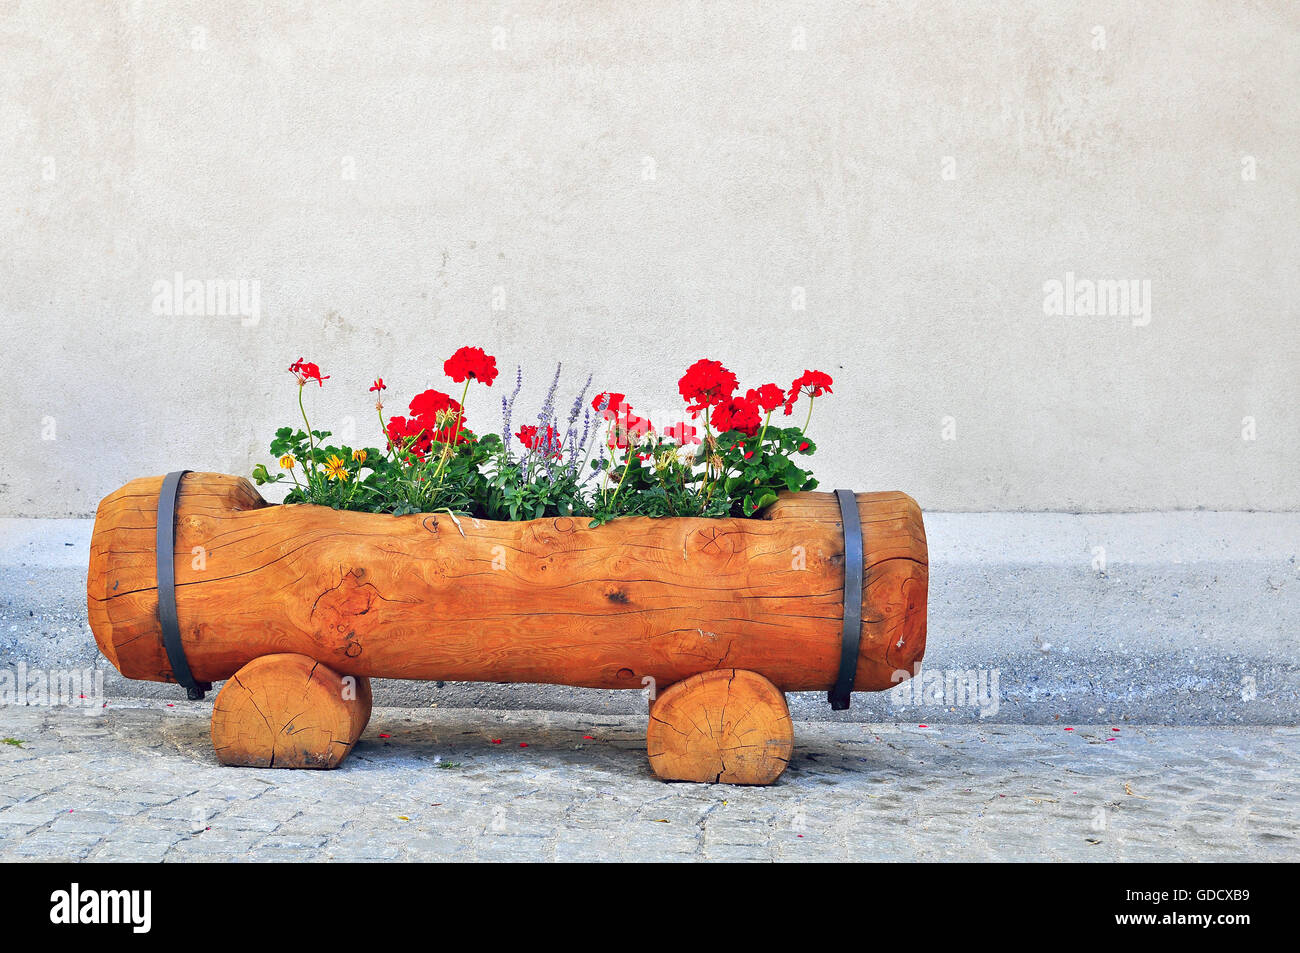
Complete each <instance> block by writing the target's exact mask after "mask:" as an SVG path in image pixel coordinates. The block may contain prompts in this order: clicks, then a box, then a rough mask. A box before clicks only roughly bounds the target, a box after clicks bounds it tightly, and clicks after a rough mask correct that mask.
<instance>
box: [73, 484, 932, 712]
mask: <svg viewBox="0 0 1300 953" xmlns="http://www.w3.org/2000/svg"><path fill="white" fill-rule="evenodd" d="M161 483H162V478H161V477H150V478H146V479H140V480H135V481H133V482H131V483H129V484H127V485H126V486H124V487H123V488H122V489H120V490H118V491H116V492H115V493H113V494H111V495H109V496H108V497H106V498H105V499H104V501H103V502H102V503H101V504H100V506H99V510H98V513H97V514H96V521H95V529H94V535H93V537H92V541H91V556H90V570H89V576H88V581H87V594H88V608H89V614H90V622H91V628H92V630H93V631H94V634H95V638H96V641H97V642H98V644H99V647H100V649H101V651H102V652H103V653H104V655H105V656H106V657H107V658H108V659H109V660H110V661H112V662H113V664H114V665H115V666H117V668H118V669H119V670H120V671H121V672H122V674H123V675H126V676H127V677H130V678H142V679H150V680H154V681H174V678H173V676H172V673H171V671H170V668H169V666H168V662H167V656H166V653H165V651H164V649H163V644H162V635H161V632H160V630H159V627H158V621H157V605H158V594H157V581H156V574H155V563H154V559H155V556H154V529H155V521H156V508H157V498H158V490H159V487H160V485H161ZM858 511H859V515H860V517H861V519H862V525H863V532H864V536H865V548H866V568H865V580H864V583H865V585H864V591H865V595H864V605H863V625H862V644H861V651H860V653H859V658H858V668H857V677H856V683H855V689H856V690H858V691H867V690H879V689H886V688H889V687H891V686H892V685H893V684H894V683H895V681H896V678H895V676H894V673H895V672H896V671H898V670H903V671H908V672H910V671H911V670H912V666H913V664H914V663H915V662H917V661H919V659H920V658H921V655H922V653H923V652H924V649H925V628H926V625H925V623H926V588H927V583H928V565H927V551H926V544H925V530H924V526H923V524H922V519H921V512H920V509H919V508H918V507H917V505H916V503H915V502H914V501H913V500H912V499H911V498H910V497H908V496H907V495H906V494H903V493H864V494H859V495H858ZM177 513H178V517H177V534H176V550H175V553H174V565H175V570H176V579H177V588H176V602H177V610H178V614H179V618H180V625H181V634H182V642H183V644H184V647H185V652H186V655H187V657H188V658H189V661H190V666H191V669H192V670H193V672H194V675H195V677H196V678H198V679H200V680H205V681H214V682H215V681H219V680H221V679H225V678H229V677H230V676H231V675H233V674H234V673H235V672H236V671H238V670H239V669H241V668H242V667H243V666H245V665H247V664H248V663H249V662H251V661H252V660H253V659H256V658H258V657H259V656H263V655H272V654H278V653H294V654H299V655H303V656H306V657H308V658H311V659H315V660H317V661H320V662H324V663H325V664H326V665H327V666H328V667H329V668H330V669H332V670H334V671H335V672H337V673H339V674H341V675H357V676H378V677H386V678H418V679H446V680H459V681H503V682H542V683H560V684H569V685H576V686H585V687H592V688H633V689H640V688H642V686H643V679H644V678H653V679H654V680H655V681H656V682H657V683H658V684H659V685H660V686H664V685H671V684H673V683H676V682H680V681H682V680H684V679H687V678H689V677H690V676H692V675H695V674H698V673H700V672H704V671H709V670H713V669H744V670H748V671H752V672H756V673H759V674H761V675H763V676H764V677H765V678H767V679H769V680H770V681H771V682H773V683H774V684H775V685H776V686H777V687H778V688H779V689H781V690H782V691H803V690H824V689H827V688H829V687H830V685H831V684H832V683H833V681H834V679H835V673H836V671H837V669H838V666H839V655H840V641H841V637H840V628H841V624H842V612H843V605H842V601H843V561H844V541H843V534H842V529H841V526H840V522H839V519H840V516H839V509H838V506H837V505H836V503H835V499H834V496H833V495H832V494H830V493H798V494H791V495H788V496H786V497H784V498H782V499H781V500H779V501H778V502H777V503H775V504H773V505H772V507H770V508H769V510H768V511H767V513H766V514H765V517H766V518H764V519H718V520H710V519H644V518H631V519H619V520H615V521H613V522H612V523H609V524H607V525H605V526H601V527H597V528H594V529H590V528H587V527H586V525H585V521H583V520H578V519H568V518H559V519H542V520H533V521H530V522H519V523H505V522H491V521H477V520H473V519H470V518H467V517H461V518H459V520H458V521H457V520H453V519H452V518H451V517H449V516H447V515H446V514H440V515H413V516H400V517H398V516H386V515H376V514H367V513H355V512H339V511H335V510H331V509H328V508H324V507H318V506H308V505H293V506H271V505H268V504H267V503H266V502H265V501H263V500H262V498H261V497H260V496H259V495H258V494H257V492H256V490H254V489H253V487H252V485H251V484H249V483H248V481H246V480H244V479H242V478H239V477H233V476H227V475H223V474H217V473H193V474H190V475H189V476H187V477H186V478H185V479H184V481H183V482H182V484H181V488H180V494H179V498H178V503H177Z"/></svg>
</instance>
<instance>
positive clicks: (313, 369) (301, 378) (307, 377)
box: [289, 358, 330, 387]
mask: <svg viewBox="0 0 1300 953" xmlns="http://www.w3.org/2000/svg"><path fill="white" fill-rule="evenodd" d="M289 373H290V374H292V375H293V376H294V377H296V378H298V386H299V387H301V386H302V385H303V384H305V383H307V382H308V381H315V382H316V383H317V384H319V385H320V386H321V387H324V386H325V381H327V380H329V379H330V377H329V375H328V374H326V375H325V376H324V377H321V376H320V368H319V367H318V366H317V365H315V364H311V363H308V362H307V361H304V360H303V359H302V358H298V360H296V361H294V362H293V363H292V364H290V365H289Z"/></svg>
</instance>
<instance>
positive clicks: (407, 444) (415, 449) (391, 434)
mask: <svg viewBox="0 0 1300 953" xmlns="http://www.w3.org/2000/svg"><path fill="white" fill-rule="evenodd" d="M387 431H388V445H389V446H390V447H393V448H394V449H397V450H401V451H404V452H409V453H413V454H415V456H416V457H417V458H419V459H421V460H423V459H424V455H425V454H426V453H428V452H429V445H430V443H432V442H433V433H432V431H431V430H430V429H429V428H428V427H426V426H424V424H422V423H421V422H420V421H419V420H416V419H414V418H412V419H410V420H407V419H406V418H405V417H389V418H388V427H387ZM411 438H414V439H411Z"/></svg>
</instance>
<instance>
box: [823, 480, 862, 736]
mask: <svg viewBox="0 0 1300 953" xmlns="http://www.w3.org/2000/svg"><path fill="white" fill-rule="evenodd" d="M835 499H836V501H837V502H838V503H839V504H840V522H841V523H843V524H844V634H843V643H842V645H841V647H840V673H839V675H837V676H836V678H835V687H834V688H832V689H831V690H830V691H829V692H827V694H826V700H827V701H829V702H830V703H831V709H832V710H833V711H844V710H845V709H847V708H848V707H849V695H850V693H851V692H852V691H853V680H854V678H855V677H856V676H857V674H858V643H859V642H861V641H862V518H861V517H860V516H859V515H858V498H857V495H856V494H855V493H854V492H853V491H852V490H836V491H835Z"/></svg>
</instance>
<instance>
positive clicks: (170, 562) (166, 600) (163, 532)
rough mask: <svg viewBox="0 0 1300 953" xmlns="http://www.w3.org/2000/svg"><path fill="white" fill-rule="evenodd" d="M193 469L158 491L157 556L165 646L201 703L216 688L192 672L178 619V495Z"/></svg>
mask: <svg viewBox="0 0 1300 953" xmlns="http://www.w3.org/2000/svg"><path fill="white" fill-rule="evenodd" d="M189 472H190V471H189V470H176V471H174V472H172V473H169V474H167V475H166V476H165V477H163V482H162V489H160V490H159V491H158V537H157V540H156V542H155V543H154V553H155V558H156V559H157V566H158V570H157V571H158V625H159V626H160V627H161V628H162V635H163V647H164V648H165V649H166V650H167V661H168V662H170V663H171V667H172V674H173V675H175V676H176V681H178V682H179V683H180V684H181V685H183V686H184V687H185V695H186V697H187V698H189V699H190V700H191V701H198V700H199V699H201V698H202V697H203V695H204V693H205V692H207V691H208V690H210V689H211V688H212V683H211V682H197V681H195V680H194V675H193V673H192V672H190V663H189V659H187V658H186V657H185V647H184V646H183V645H181V625H180V622H179V620H178V619H177V617H176V565H175V559H176V494H177V493H178V492H179V490H180V488H181V477H183V476H185V474H187V473H189Z"/></svg>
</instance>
